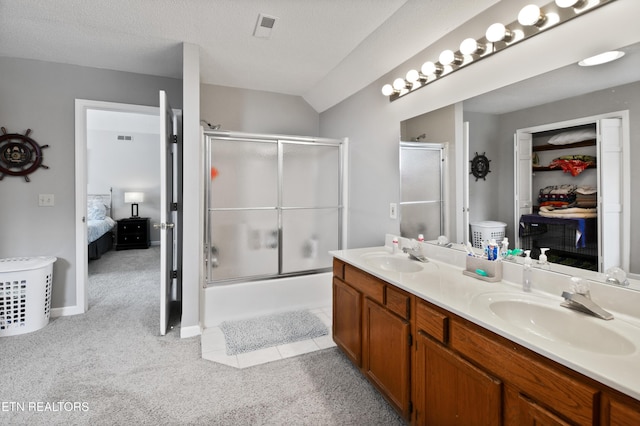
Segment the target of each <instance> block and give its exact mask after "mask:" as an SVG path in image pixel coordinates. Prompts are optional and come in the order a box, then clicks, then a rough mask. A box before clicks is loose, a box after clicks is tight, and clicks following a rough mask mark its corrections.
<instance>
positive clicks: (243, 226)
mask: <svg viewBox="0 0 640 426" xmlns="http://www.w3.org/2000/svg"><path fill="white" fill-rule="evenodd" d="M204 135H205V146H206V150H207V153H206V154H207V155H206V158H207V161H208V164H207V167H206V173H207V176H206V179H205V182H206V185H205V186H206V201H205V203H206V220H205V233H206V235H205V257H204V258H205V262H206V274H207V285H217V284H229V283H233V282H239V281H252V280H260V279H265V278H278V277H289V276H296V275H303V274H310V273H315V272H324V271H327V270H329V269H330V268H331V265H332V263H331V262H332V259H331V256H330V255H329V254H328V251H329V250H336V249H340V248H341V247H342V231H343V229H342V222H343V218H342V216H343V190H342V188H343V160H342V159H343V150H344V147H343V141H340V140H333V139H318V138H303V137H289V136H279V135H278V136H276V135H255V134H247V133H238V132H217V131H207V132H205V133H204Z"/></svg>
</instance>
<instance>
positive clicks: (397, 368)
mask: <svg viewBox="0 0 640 426" xmlns="http://www.w3.org/2000/svg"><path fill="white" fill-rule="evenodd" d="M336 262H339V263H336ZM340 263H341V262H340V261H334V277H333V339H334V341H335V342H336V344H337V345H338V347H340V348H341V349H342V350H343V352H344V353H345V354H346V355H347V356H348V357H349V358H350V359H351V360H352V361H353V363H354V364H355V365H356V366H357V367H358V368H360V370H361V371H362V373H363V374H364V375H365V376H366V377H367V378H368V379H369V381H370V382H371V383H372V384H373V385H374V386H376V388H378V389H379V390H380V392H381V393H382V395H383V396H384V397H385V398H386V399H387V400H388V401H389V403H390V404H391V405H392V406H393V407H394V408H395V409H396V410H397V411H398V413H400V414H401V415H402V416H403V417H404V418H405V419H406V420H409V419H410V415H411V405H410V404H411V399H410V386H411V385H410V383H411V368H410V361H411V352H410V345H411V326H410V323H409V319H410V306H411V297H410V295H409V294H408V293H405V292H403V291H402V290H399V289H397V288H395V287H393V286H391V285H389V284H387V283H386V282H384V281H382V280H380V279H378V278H376V277H374V276H372V275H369V274H367V273H366V272H363V271H361V270H359V269H357V268H354V267H353V266H351V265H348V264H343V265H341V264H340ZM341 272H342V276H341Z"/></svg>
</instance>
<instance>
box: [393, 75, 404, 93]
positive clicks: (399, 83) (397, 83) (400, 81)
mask: <svg viewBox="0 0 640 426" xmlns="http://www.w3.org/2000/svg"><path fill="white" fill-rule="evenodd" d="M405 87H407V82H406V81H404V78H400V77H398V78H396V79H395V80H393V88H394V89H396V90H402V89H404V88H405Z"/></svg>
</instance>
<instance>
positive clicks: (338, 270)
mask: <svg viewBox="0 0 640 426" xmlns="http://www.w3.org/2000/svg"><path fill="white" fill-rule="evenodd" d="M333 276H335V277H338V278H340V279H341V280H344V262H343V261H341V260H338V259H336V258H335V257H334V258H333Z"/></svg>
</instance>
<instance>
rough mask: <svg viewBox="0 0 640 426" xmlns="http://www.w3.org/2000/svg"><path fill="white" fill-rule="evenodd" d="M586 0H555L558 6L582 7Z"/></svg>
mask: <svg viewBox="0 0 640 426" xmlns="http://www.w3.org/2000/svg"><path fill="white" fill-rule="evenodd" d="M585 3H586V2H585V1H584V0H556V5H558V7H563V8H567V7H576V8H577V7H582V6H584V4H585Z"/></svg>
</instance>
